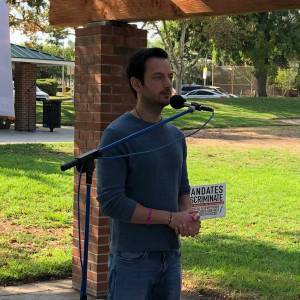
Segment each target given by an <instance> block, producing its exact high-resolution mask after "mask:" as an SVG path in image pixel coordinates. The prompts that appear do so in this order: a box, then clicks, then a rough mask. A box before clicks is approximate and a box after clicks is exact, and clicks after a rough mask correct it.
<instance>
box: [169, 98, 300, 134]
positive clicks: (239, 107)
mask: <svg viewBox="0 0 300 300" xmlns="http://www.w3.org/2000/svg"><path fill="white" fill-rule="evenodd" d="M195 102H197V103H199V102H200V103H201V104H203V105H204V106H208V107H211V108H213V109H214V110H215V115H214V117H213V119H212V121H211V122H210V123H209V124H208V125H207V128H228V127H253V126H254V127H255V126H274V125H275V126H278V125H282V123H281V122H279V121H278V119H283V118H295V117H298V118H300V98H225V99H212V100H207V99H203V100H201V101H198V100H197V101H195ZM184 109H186V108H184ZM184 109H181V110H174V109H173V108H171V107H170V106H168V107H166V108H165V109H164V113H163V115H164V117H165V118H168V117H170V116H172V115H174V114H175V113H176V112H180V111H182V110H184ZM209 116H210V113H209V112H203V111H201V112H198V111H196V112H194V113H193V114H191V115H190V116H189V117H185V116H184V117H181V118H179V119H177V120H175V121H174V122H173V123H174V124H175V125H176V126H178V127H179V128H181V129H193V128H197V127H199V126H200V125H201V124H202V123H203V122H204V121H206V120H207V119H208V118H209Z"/></svg>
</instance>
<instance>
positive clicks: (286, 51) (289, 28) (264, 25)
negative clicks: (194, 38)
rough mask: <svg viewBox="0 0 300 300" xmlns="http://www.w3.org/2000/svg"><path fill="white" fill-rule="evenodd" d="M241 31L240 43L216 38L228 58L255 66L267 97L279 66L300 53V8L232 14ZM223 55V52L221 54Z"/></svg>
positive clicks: (255, 72) (238, 29)
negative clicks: (268, 85) (271, 80)
mask: <svg viewBox="0 0 300 300" xmlns="http://www.w3.org/2000/svg"><path fill="white" fill-rule="evenodd" d="M231 21H232V24H234V26H235V27H236V31H238V32H239V34H238V35H237V36H236V37H235V38H234V39H235V42H236V44H235V45H233V44H231V45H229V46H228V45H227V46H226V47H224V44H225V43H226V41H231V40H232V37H231V36H228V35H227V36H226V35H225V36H224V39H223V40H222V41H220V40H215V41H214V42H215V45H216V48H217V49H218V51H219V53H222V55H223V58H224V57H225V60H227V61H231V62H235V63H241V62H243V63H247V64H250V65H252V66H254V75H255V77H256V78H257V81H258V87H257V92H258V96H263V97H265V96H267V92H266V84H267V79H268V78H271V79H273V78H275V77H276V75H277V71H278V69H279V68H287V67H288V66H289V61H290V60H292V59H293V60H294V59H295V58H296V57H298V58H299V56H300V12H299V11H298V10H288V11H276V12H263V13H255V14H248V15H236V16H232V17H231ZM220 56H221V55H220Z"/></svg>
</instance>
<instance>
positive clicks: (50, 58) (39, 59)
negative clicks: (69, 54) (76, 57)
mask: <svg viewBox="0 0 300 300" xmlns="http://www.w3.org/2000/svg"><path fill="white" fill-rule="evenodd" d="M10 45H11V58H12V61H13V62H29V63H36V64H37V65H59V66H62V65H67V66H74V62H73V61H71V60H69V59H65V58H62V57H59V56H55V55H52V54H48V53H44V52H42V51H38V50H34V49H30V48H26V47H22V46H18V45H15V44H10Z"/></svg>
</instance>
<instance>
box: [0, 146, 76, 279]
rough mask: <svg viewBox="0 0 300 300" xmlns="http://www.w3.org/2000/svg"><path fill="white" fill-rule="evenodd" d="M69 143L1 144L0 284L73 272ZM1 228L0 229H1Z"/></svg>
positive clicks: (71, 176)
mask: <svg viewBox="0 0 300 300" xmlns="http://www.w3.org/2000/svg"><path fill="white" fill-rule="evenodd" d="M72 153H73V143H65V144H18V145H1V146H0V155H1V163H0V182H1V196H0V220H1V222H0V228H1V236H0V257H1V260H0V284H9V283H14V282H19V281H22V282H26V281H29V280H30V281H32V280H35V279H49V278H54V277H55V278H60V277H63V278H66V276H68V275H70V274H71V255H72V249H71V244H72V234H71V233H72V215H73V211H72V207H73V172H72V171H66V172H61V171H60V170H59V167H60V165H61V164H63V163H65V162H68V161H70V160H71V159H72ZM1 226H3V227H1Z"/></svg>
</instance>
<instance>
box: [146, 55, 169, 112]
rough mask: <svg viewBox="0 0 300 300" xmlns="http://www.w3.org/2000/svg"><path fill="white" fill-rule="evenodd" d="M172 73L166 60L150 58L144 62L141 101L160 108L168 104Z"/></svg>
mask: <svg viewBox="0 0 300 300" xmlns="http://www.w3.org/2000/svg"><path fill="white" fill-rule="evenodd" d="M172 80H173V72H172V70H171V65H170V63H169V61H168V60H167V59H163V58H156V57H152V58H150V59H148V60H147V61H146V70H145V74H144V85H142V86H141V90H140V93H141V99H142V101H144V102H145V101H147V102H148V103H152V104H154V105H158V106H160V107H165V106H167V105H169V103H170V97H171V95H172Z"/></svg>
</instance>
